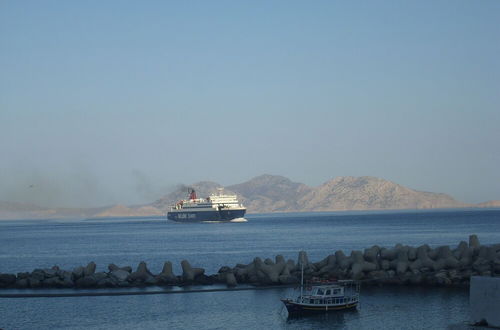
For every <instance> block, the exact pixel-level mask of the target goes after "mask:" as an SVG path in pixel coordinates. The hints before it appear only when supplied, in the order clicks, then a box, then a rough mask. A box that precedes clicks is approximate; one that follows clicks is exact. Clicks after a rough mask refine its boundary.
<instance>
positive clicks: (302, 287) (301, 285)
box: [300, 260, 304, 301]
mask: <svg viewBox="0 0 500 330" xmlns="http://www.w3.org/2000/svg"><path fill="white" fill-rule="evenodd" d="M303 293H304V262H303V261H302V260H301V262H300V300H301V301H302V295H303Z"/></svg>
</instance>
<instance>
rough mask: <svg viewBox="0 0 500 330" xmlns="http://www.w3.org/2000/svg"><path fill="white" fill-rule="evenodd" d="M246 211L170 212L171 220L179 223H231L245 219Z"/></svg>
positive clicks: (168, 216)
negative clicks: (238, 219) (237, 219)
mask: <svg viewBox="0 0 500 330" xmlns="http://www.w3.org/2000/svg"><path fill="white" fill-rule="evenodd" d="M245 211H246V210H221V211H215V210H214V211H202V212H189V211H186V212H168V213H167V218H168V219H169V220H173V221H178V222H198V221H230V220H233V219H236V218H243V217H244V216H245Z"/></svg>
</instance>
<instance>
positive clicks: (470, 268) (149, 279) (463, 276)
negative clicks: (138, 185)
mask: <svg viewBox="0 0 500 330" xmlns="http://www.w3.org/2000/svg"><path fill="white" fill-rule="evenodd" d="M181 267H182V274H179V275H176V274H174V272H173V267H172V263H171V262H169V261H167V262H165V263H164V266H163V269H162V271H161V272H160V273H159V274H153V273H152V272H151V271H150V270H149V269H148V267H147V264H146V263H145V262H140V263H139V265H138V266H137V268H136V269H135V271H133V269H132V267H130V266H124V267H120V266H117V265H114V264H110V265H108V271H107V272H96V264H95V263H94V262H90V263H89V264H87V265H86V266H79V267H76V268H74V269H73V270H63V269H60V268H59V267H58V266H53V267H52V268H44V269H42V268H40V269H35V270H33V271H32V272H21V273H17V274H0V288H19V289H22V288H114V287H141V286H185V285H196V284H198V285H209V284H216V283H224V284H226V285H227V286H229V287H235V286H237V285H238V283H242V284H243V283H245V284H253V285H257V286H263V285H290V284H296V283H299V282H300V277H301V270H302V269H303V270H304V278H305V279H306V280H307V279H311V278H319V279H327V278H329V279H331V278H336V279H355V280H361V281H364V282H365V283H367V284H375V285H383V284H392V285H439V286H467V285H468V284H469V281H470V277H471V276H473V275H482V276H500V244H494V245H481V244H480V242H479V239H478V237H477V236H476V235H471V236H470V237H469V242H465V241H462V242H460V243H459V244H458V245H457V246H456V247H453V248H452V247H450V246H439V247H435V248H431V247H429V246H428V245H422V246H419V247H412V246H407V245H402V244H396V245H395V246H394V247H379V246H372V247H370V248H366V249H365V250H364V251H359V250H356V251H352V252H351V253H350V254H349V255H346V254H344V252H343V251H340V250H339V251H336V252H335V253H333V254H331V255H329V256H327V257H325V258H324V259H323V260H321V261H317V262H311V261H309V260H308V256H307V253H306V252H304V251H301V252H299V255H298V259H297V261H294V260H285V259H284V258H283V256H280V255H278V256H276V257H275V258H274V260H272V259H265V260H262V259H261V258H259V257H256V258H255V259H254V260H253V261H252V262H251V263H249V264H237V265H235V266H234V267H230V266H222V267H221V268H220V269H219V271H218V272H217V274H212V275H207V274H205V270H204V269H203V268H201V267H193V266H192V265H191V264H190V263H189V262H188V261H187V260H183V261H182V262H181Z"/></svg>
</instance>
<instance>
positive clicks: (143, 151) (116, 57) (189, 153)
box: [0, 0, 500, 206]
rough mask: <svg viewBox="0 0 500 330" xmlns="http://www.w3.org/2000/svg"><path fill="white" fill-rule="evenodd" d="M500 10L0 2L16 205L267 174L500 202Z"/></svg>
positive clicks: (6, 158) (4, 108) (457, 4)
mask: <svg viewBox="0 0 500 330" xmlns="http://www.w3.org/2000/svg"><path fill="white" fill-rule="evenodd" d="M499 22H500V1H498V0H490V1H488V0H483V1H459V0H449V1H444V0H440V1H411V2H410V1H399V0H395V1H342V2H340V1H62V0H61V1H8V0H2V1H0V200H10V201H22V202H32V203H37V204H40V205H44V206H45V205H48V206H54V205H63V206H93V205H105V204H111V203H124V204H131V203H142V202H150V201H152V200H154V199H155V198H157V197H159V196H160V195H162V194H164V193H166V192H168V191H169V190H170V189H172V188H173V187H174V186H175V185H176V184H180V183H192V182H195V181H200V180H211V181H216V182H219V183H221V184H224V185H229V184H234V183H240V182H243V181H245V180H248V179H250V178H252V177H254V176H257V175H260V174H264V173H269V174H281V175H284V176H287V177H289V178H290V179H292V180H294V181H298V182H303V183H305V184H308V185H311V186H316V185H319V184H321V183H323V182H325V181H327V180H329V179H331V178H333V177H336V176H345V175H352V176H363V175H369V176H376V177H381V178H384V179H388V180H391V181H394V182H396V183H399V184H402V185H405V186H408V187H410V188H413V189H417V190H424V191H433V192H443V193H447V194H450V195H452V196H453V197H455V198H457V199H459V200H461V201H465V202H480V201H486V200H491V199H500V171H499V169H500V24H499ZM31 184H33V185H34V186H33V187H31V188H29V186H30V185H31Z"/></svg>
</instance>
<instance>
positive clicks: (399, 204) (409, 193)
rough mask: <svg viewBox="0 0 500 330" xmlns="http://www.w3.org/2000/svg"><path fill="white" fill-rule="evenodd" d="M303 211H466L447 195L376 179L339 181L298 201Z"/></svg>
mask: <svg viewBox="0 0 500 330" xmlns="http://www.w3.org/2000/svg"><path fill="white" fill-rule="evenodd" d="M298 204H299V208H300V209H301V210H304V211H333V210H384V209H433V208H453V207H466V206H469V205H468V204H465V203H462V202H459V201H457V200H455V199H453V198H452V197H450V196H448V195H446V194H438V193H431V192H423V191H417V190H413V189H410V188H407V187H403V186H401V185H399V184H396V183H393V182H391V181H387V180H384V179H380V178H374V177H368V176H363V177H337V178H335V179H333V180H330V181H328V182H326V183H324V184H322V185H321V186H319V187H317V188H314V189H312V190H311V191H310V192H309V193H308V194H307V195H305V196H304V197H303V198H301V199H300V200H299V203H298Z"/></svg>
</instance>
